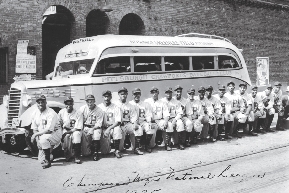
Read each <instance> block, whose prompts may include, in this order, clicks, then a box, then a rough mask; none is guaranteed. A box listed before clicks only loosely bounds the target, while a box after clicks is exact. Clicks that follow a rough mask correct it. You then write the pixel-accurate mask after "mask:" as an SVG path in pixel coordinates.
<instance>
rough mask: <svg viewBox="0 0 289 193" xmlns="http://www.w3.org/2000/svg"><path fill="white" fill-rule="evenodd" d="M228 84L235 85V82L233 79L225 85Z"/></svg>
mask: <svg viewBox="0 0 289 193" xmlns="http://www.w3.org/2000/svg"><path fill="white" fill-rule="evenodd" d="M230 84H233V85H234V86H235V83H234V82H233V81H230V82H228V84H227V86H229V85H230Z"/></svg>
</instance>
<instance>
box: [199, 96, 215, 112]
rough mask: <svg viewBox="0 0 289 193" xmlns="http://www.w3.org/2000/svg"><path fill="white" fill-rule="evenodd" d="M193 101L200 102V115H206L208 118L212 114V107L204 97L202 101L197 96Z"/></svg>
mask: <svg viewBox="0 0 289 193" xmlns="http://www.w3.org/2000/svg"><path fill="white" fill-rule="evenodd" d="M195 100H197V101H200V103H201V105H202V109H201V111H200V115H205V114H208V115H209V116H210V115H213V114H214V107H213V105H212V103H211V102H210V101H209V100H208V99H207V98H206V97H204V98H203V99H200V97H199V96H196V97H195Z"/></svg>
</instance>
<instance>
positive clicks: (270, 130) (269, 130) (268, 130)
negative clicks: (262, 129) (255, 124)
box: [266, 129, 275, 132]
mask: <svg viewBox="0 0 289 193" xmlns="http://www.w3.org/2000/svg"><path fill="white" fill-rule="evenodd" d="M266 131H267V132H275V131H274V130H272V129H266Z"/></svg>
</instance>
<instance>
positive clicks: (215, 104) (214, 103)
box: [207, 96, 221, 113]
mask: <svg viewBox="0 0 289 193" xmlns="http://www.w3.org/2000/svg"><path fill="white" fill-rule="evenodd" d="M207 99H208V101H209V102H210V103H211V104H210V105H211V106H212V107H213V109H214V112H216V113H219V111H220V109H221V103H220V101H219V100H218V99H217V98H216V97H215V96H211V97H210V98H207Z"/></svg>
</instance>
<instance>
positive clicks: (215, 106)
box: [206, 86, 221, 142]
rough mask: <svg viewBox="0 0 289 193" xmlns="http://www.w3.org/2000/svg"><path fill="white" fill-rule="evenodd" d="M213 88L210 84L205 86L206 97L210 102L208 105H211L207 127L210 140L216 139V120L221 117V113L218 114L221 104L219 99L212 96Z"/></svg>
mask: <svg viewBox="0 0 289 193" xmlns="http://www.w3.org/2000/svg"><path fill="white" fill-rule="evenodd" d="M213 90H214V88H213V87H212V86H208V87H207V88H206V98H207V99H208V101H209V102H210V103H211V104H210V106H212V107H213V116H212V117H211V119H210V122H209V123H210V128H209V134H210V140H211V141H212V142H215V141H216V140H217V136H218V120H219V119H220V118H221V115H220V114H219V112H220V108H221V104H220V102H219V100H218V99H217V98H216V97H214V96H212V93H213Z"/></svg>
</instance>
